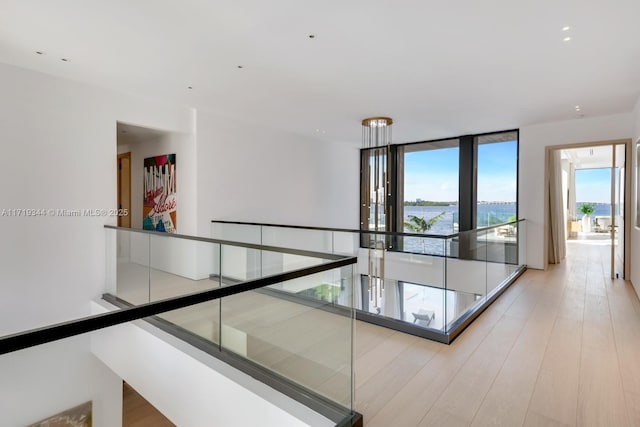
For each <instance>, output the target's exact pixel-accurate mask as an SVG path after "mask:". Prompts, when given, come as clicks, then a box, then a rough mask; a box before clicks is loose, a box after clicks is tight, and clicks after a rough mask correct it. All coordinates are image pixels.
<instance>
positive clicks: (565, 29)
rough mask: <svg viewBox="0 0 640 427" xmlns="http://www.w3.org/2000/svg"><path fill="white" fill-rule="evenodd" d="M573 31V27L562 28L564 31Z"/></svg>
mask: <svg viewBox="0 0 640 427" xmlns="http://www.w3.org/2000/svg"><path fill="white" fill-rule="evenodd" d="M570 29H571V27H569V26H566V27H562V31H569V30H570Z"/></svg>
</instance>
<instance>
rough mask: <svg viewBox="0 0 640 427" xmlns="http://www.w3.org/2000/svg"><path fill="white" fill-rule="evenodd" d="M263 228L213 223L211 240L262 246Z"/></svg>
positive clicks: (249, 225)
mask: <svg viewBox="0 0 640 427" xmlns="http://www.w3.org/2000/svg"><path fill="white" fill-rule="evenodd" d="M261 233H262V227H261V226H259V225H251V224H227V223H220V222H213V223H211V238H212V239H219V240H227V241H231V242H241V243H251V244H254V245H259V244H261V241H262V236H261Z"/></svg>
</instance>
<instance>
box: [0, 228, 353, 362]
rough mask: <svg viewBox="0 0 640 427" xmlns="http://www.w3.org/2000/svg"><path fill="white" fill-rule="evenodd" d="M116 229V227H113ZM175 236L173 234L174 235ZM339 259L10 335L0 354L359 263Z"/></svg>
mask: <svg viewBox="0 0 640 427" xmlns="http://www.w3.org/2000/svg"><path fill="white" fill-rule="evenodd" d="M109 228H112V227H109ZM172 236H173V235H172ZM338 258H339V259H337V260H334V261H331V262H329V263H326V264H320V265H316V266H313V267H307V268H302V269H298V270H293V271H289V272H286V273H280V274H274V275H271V276H267V277H263V278H260V279H256V280H250V281H247V282H243V283H239V284H237V285H233V286H226V287H222V288H216V289H211V290H207V291H203V292H197V293H193V294H188V295H183V296H179V297H173V298H167V299H164V300H161V301H155V302H150V303H145V304H141V305H138V306H135V307H132V308H124V309H120V310H115V311H111V312H108V313H103V314H97V315H93V316H88V317H84V318H81V319H76V320H71V321H67V322H63V323H58V324H55V325H50V326H45V327H42V328H37V329H32V330H29V331H24V332H19V333H16V334H12V335H6V336H4V337H2V338H0V355H2V354H7V353H11V352H14V351H18V350H23V349H26V348H29V347H34V346H37V345H41V344H46V343H49V342H52V341H57V340H60V339H64V338H69V337H72V336H75V335H80V334H83V333H86V332H92V331H96V330H99V329H103V328H107V327H110V326H115V325H119V324H121V323H126V322H130V321H133V320H138V319H142V318H145V317H148V316H154V315H156V314H160V313H164V312H167V311H171V310H177V309H180V308H185V307H189V306H191V305H194V304H200V303H203V302H207V301H212V300H215V299H219V298H223V297H227V296H231V295H236V294H239V293H242V292H246V291H251V290H254V289H259V288H263V287H265V286H269V285H274V284H277V283H281V282H285V281H287V280H293V279H297V278H300V277H303V276H308V275H311V274H316V273H321V272H323V271H327V270H332V269H334V268H339V267H344V266H347V265H351V264H355V263H356V262H357V258H356V257H338Z"/></svg>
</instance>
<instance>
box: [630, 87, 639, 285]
mask: <svg viewBox="0 0 640 427" xmlns="http://www.w3.org/2000/svg"><path fill="white" fill-rule="evenodd" d="M639 143H640V98H638V102H636V107H635V109H634V110H633V140H632V143H631V162H630V163H629V164H630V167H631V171H632V172H631V218H630V220H631V242H630V248H631V254H632V258H631V259H635V260H638V258H639V257H640V227H639V226H640V224H638V223H637V222H636V221H637V218H639V217H640V212H638V211H639V210H640V201H639V200H638V199H639V194H638V192H639V191H640V189H639V188H638V178H639V177H638V168H639V167H640V165H638V148H637V147H638V144H639ZM630 264H631V265H630V267H631V283H632V284H633V287H634V289H635V290H636V294H638V296H640V264H639V263H638V262H637V261H636V262H631V263H630Z"/></svg>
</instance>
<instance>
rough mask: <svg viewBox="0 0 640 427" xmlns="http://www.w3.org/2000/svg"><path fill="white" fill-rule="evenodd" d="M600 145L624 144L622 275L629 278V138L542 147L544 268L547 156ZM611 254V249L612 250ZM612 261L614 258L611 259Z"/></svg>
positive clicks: (546, 263)
mask: <svg viewBox="0 0 640 427" xmlns="http://www.w3.org/2000/svg"><path fill="white" fill-rule="evenodd" d="M600 145H624V146H625V156H626V157H625V168H624V175H625V176H624V182H625V185H624V277H625V280H629V278H630V265H629V252H630V251H631V242H630V240H631V227H630V224H629V219H630V218H631V205H630V200H631V188H630V187H631V170H630V168H629V164H630V163H629V161H630V160H631V138H625V139H612V140H607V141H590V142H578V143H573V144H560V145H547V146H545V147H544V211H543V213H544V219H543V231H544V247H543V254H544V255H543V256H544V270H547V269H548V268H549V156H550V154H551V152H552V151H555V150H566V149H571V148H582V147H594V146H600ZM612 256H613V251H612ZM611 262H612V263H613V262H614V260H613V259H612V260H611Z"/></svg>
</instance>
